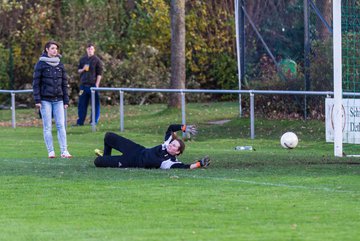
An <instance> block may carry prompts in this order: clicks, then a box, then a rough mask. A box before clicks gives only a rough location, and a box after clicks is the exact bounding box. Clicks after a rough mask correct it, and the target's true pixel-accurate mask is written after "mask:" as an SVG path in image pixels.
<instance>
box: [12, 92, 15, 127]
mask: <svg viewBox="0 0 360 241" xmlns="http://www.w3.org/2000/svg"><path fill="white" fill-rule="evenodd" d="M11 125H12V128H16V120H15V93H14V92H11Z"/></svg>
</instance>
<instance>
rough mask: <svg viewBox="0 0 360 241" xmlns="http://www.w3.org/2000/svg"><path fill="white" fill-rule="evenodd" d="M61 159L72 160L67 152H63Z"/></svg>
mask: <svg viewBox="0 0 360 241" xmlns="http://www.w3.org/2000/svg"><path fill="white" fill-rule="evenodd" d="M61 158H72V155H71V154H70V153H69V152H68V151H63V153H61Z"/></svg>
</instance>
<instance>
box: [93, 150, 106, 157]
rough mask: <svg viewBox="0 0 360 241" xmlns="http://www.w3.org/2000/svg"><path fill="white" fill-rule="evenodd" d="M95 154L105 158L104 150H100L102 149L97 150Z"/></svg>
mask: <svg viewBox="0 0 360 241" xmlns="http://www.w3.org/2000/svg"><path fill="white" fill-rule="evenodd" d="M94 152H95V155H97V156H103V155H104V152H103V151H102V150H100V149H95V150H94Z"/></svg>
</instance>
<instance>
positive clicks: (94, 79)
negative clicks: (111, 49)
mask: <svg viewBox="0 0 360 241" xmlns="http://www.w3.org/2000/svg"><path fill="white" fill-rule="evenodd" d="M78 72H79V74H80V82H81V84H80V92H79V103H78V117H79V118H78V120H77V122H76V125H78V126H82V125H84V122H85V119H86V114H87V108H88V105H89V102H90V100H91V89H90V88H91V87H99V86H100V81H101V76H102V72H103V66H102V62H101V60H100V59H99V57H98V56H96V55H95V46H94V44H92V43H89V44H88V45H87V47H86V55H84V56H83V57H82V58H81V59H80V61H79V66H78ZM92 111H93V110H92ZM90 116H91V117H92V115H90ZM99 118H100V99H99V93H98V92H97V91H96V92H95V123H96V124H97V123H98V121H99ZM91 122H92V120H90V123H91Z"/></svg>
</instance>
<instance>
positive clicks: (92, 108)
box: [91, 90, 96, 131]
mask: <svg viewBox="0 0 360 241" xmlns="http://www.w3.org/2000/svg"><path fill="white" fill-rule="evenodd" d="M91 127H92V131H96V126H95V90H91Z"/></svg>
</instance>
